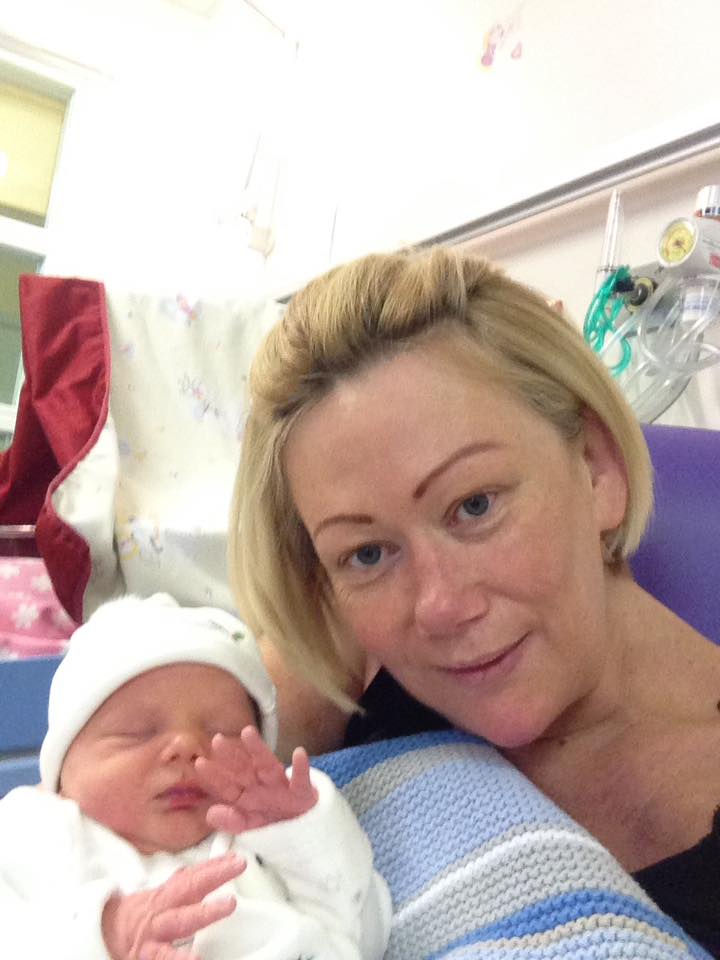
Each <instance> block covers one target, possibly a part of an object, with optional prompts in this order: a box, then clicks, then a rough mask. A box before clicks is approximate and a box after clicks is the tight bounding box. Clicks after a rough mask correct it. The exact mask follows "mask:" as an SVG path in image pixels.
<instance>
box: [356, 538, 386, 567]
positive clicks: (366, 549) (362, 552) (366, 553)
mask: <svg viewBox="0 0 720 960" xmlns="http://www.w3.org/2000/svg"><path fill="white" fill-rule="evenodd" d="M349 560H350V563H351V564H352V565H353V566H354V567H374V566H375V565H376V564H378V563H380V561H381V560H382V547H381V546H380V545H379V544H377V543H366V544H364V545H363V546H362V547H358V549H357V550H355V552H354V553H352V554H351V555H350V558H349Z"/></svg>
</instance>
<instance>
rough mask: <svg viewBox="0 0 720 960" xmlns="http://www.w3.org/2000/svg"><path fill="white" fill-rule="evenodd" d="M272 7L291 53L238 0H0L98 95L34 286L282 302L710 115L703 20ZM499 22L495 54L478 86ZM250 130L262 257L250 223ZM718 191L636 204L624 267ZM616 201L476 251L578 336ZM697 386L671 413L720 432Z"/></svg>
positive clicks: (87, 92)
mask: <svg viewBox="0 0 720 960" xmlns="http://www.w3.org/2000/svg"><path fill="white" fill-rule="evenodd" d="M273 3H274V7H275V10H274V12H275V14H276V16H278V17H279V18H280V19H282V20H283V23H285V24H287V25H288V29H289V31H290V32H291V33H292V34H293V36H294V37H296V38H297V39H298V41H299V48H298V53H297V57H296V55H295V46H294V44H293V42H292V41H289V40H283V38H282V36H281V35H280V34H279V33H278V32H277V31H275V30H273V29H272V27H270V26H269V25H268V24H267V22H266V21H264V20H263V18H262V17H259V16H258V15H257V14H256V13H255V12H254V11H253V10H252V9H251V8H250V7H249V6H248V5H247V4H245V3H244V2H243V0H225V2H223V3H220V4H219V5H218V6H217V13H216V15H215V16H213V17H212V18H209V19H204V18H202V17H198V16H195V15H193V14H191V13H189V12H187V11H184V10H182V9H180V8H178V7H176V6H174V5H172V4H170V3H168V2H167V0H66V2H65V3H64V4H62V5H58V4H57V3H55V2H54V0H5V3H4V4H3V8H2V11H1V12H0V32H4V33H7V34H12V35H14V36H16V37H19V38H21V39H22V40H23V41H24V42H25V43H28V44H31V45H35V46H37V47H39V48H44V49H46V50H50V51H54V52H56V53H61V54H62V55H63V56H65V57H66V58H69V59H70V60H76V61H79V62H81V63H85V64H89V65H91V66H92V67H95V68H97V70H98V71H99V72H100V73H101V74H102V75H103V76H101V77H96V78H95V79H94V80H88V79H87V72H86V73H85V74H82V76H84V77H85V79H83V80H82V82H81V84H80V86H79V88H78V92H77V94H76V96H75V98H74V102H73V106H72V111H71V116H70V122H69V126H68V133H67V137H66V142H65V149H64V152H63V158H62V167H61V170H60V178H59V183H58V188H57V190H56V192H55V195H54V198H53V205H52V208H51V218H50V223H51V231H50V247H49V253H48V258H47V262H46V269H47V271H48V272H54V273H60V274H68V273H75V274H82V275H85V276H94V277H98V278H101V279H103V280H105V281H106V282H108V283H115V284H117V285H122V286H130V287H133V288H136V289H137V288H141V287H155V288H159V289H162V290H168V289H176V288H177V287H179V286H180V287H182V289H183V291H184V292H186V293H188V294H190V295H191V296H192V295H193V293H195V292H197V293H198V294H202V295H203V296H208V297H212V296H216V295H221V296H222V295H228V296H239V295H243V294H248V293H249V294H252V293H254V292H262V291H264V290H267V291H269V292H270V293H272V294H275V295H281V294H287V293H289V292H291V291H292V290H293V289H296V288H297V287H298V286H299V285H300V284H302V283H303V282H305V281H306V280H307V279H309V278H310V277H311V276H313V275H314V274H316V273H318V272H320V271H322V270H325V269H327V268H328V267H329V266H330V265H332V264H333V263H336V262H339V261H341V260H344V259H347V258H349V257H351V256H355V255H358V254H360V253H363V252H366V251H368V250H371V249H382V248H394V247H396V246H398V245H400V244H404V243H408V242H415V241H418V240H421V239H424V238H425V237H427V236H429V235H431V234H433V233H435V232H438V231H440V230H445V229H448V228H452V227H453V226H456V225H458V224H460V223H463V222H466V221H469V220H472V219H473V218H476V217H478V216H481V215H482V214H484V213H488V212H490V211H492V210H493V209H497V208H499V207H501V206H503V205H504V204H506V203H508V202H511V201H514V200H518V199H522V198H523V197H525V196H528V195H531V194H532V193H533V192H535V191H537V190H540V189H543V188H545V187H547V186H550V185H554V184H557V183H562V182H564V181H565V180H567V179H570V178H571V177H574V176H577V175H578V174H580V173H586V172H588V171H589V170H591V169H594V168H596V167H598V166H602V165H603V164H606V163H609V162H612V161H614V160H617V159H619V158H622V157H624V156H630V155H632V154H633V153H634V152H637V151H638V150H641V149H644V148H646V147H648V146H650V145H653V144H656V143H662V142H664V140H666V139H670V138H672V137H674V136H678V135H680V134H683V133H686V132H688V131H691V130H695V129H699V128H700V127H701V126H703V125H705V124H708V123H711V122H713V121H714V120H717V119H718V118H719V116H720V107H718V103H720V101H718V100H717V96H716V90H717V87H718V85H717V83H712V82H711V81H712V79H713V77H715V79H720V67H718V63H719V62H720V61H718V59H717V57H716V55H715V51H714V36H715V34H716V32H717V31H716V30H715V29H714V25H715V21H716V20H720V5H718V4H717V2H716V0H685V2H684V3H682V4H678V3H677V0H633V3H632V4H627V3H626V2H625V0H607V2H606V3H604V4H600V5H598V4H595V5H590V4H587V3H576V2H575V0H542V2H541V0H519V2H518V0H486V2H484V3H482V4H478V3H476V2H474V0H424V2H423V3H417V2H416V0H392V2H390V0H363V2H362V3H360V2H355V0H332V2H331V0H273ZM261 5H262V4H261ZM498 23H500V24H502V25H503V27H504V29H505V30H506V36H505V40H504V44H501V45H500V46H499V48H498V49H497V50H496V55H495V60H494V62H493V65H492V66H491V67H489V68H482V66H481V64H480V59H481V56H482V53H483V51H484V50H485V49H486V48H487V43H488V33H489V31H491V29H492V28H493V25H497V24H498ZM718 27H719V28H720V24H718ZM518 43H521V44H522V54H521V56H520V57H517V58H514V59H513V58H512V56H511V53H512V51H513V50H514V49H515V48H516V46H517V44H518ZM79 76H80V74H79ZM258 133H262V135H263V136H262V141H261V150H260V154H259V156H258V161H257V163H256V166H255V176H254V180H253V183H252V190H251V192H252V193H253V194H254V196H255V198H256V199H257V200H258V202H259V205H260V208H261V215H260V219H261V220H262V221H263V222H269V221H270V218H272V221H273V227H274V232H275V235H276V244H275V249H274V251H273V253H272V254H271V255H270V256H269V257H268V258H267V260H266V259H264V258H263V256H262V255H261V254H260V253H258V252H256V251H254V250H251V249H249V248H248V246H247V241H248V235H247V234H248V230H249V227H248V224H247V223H246V221H245V220H243V217H242V213H243V211H244V210H245V209H246V207H247V204H248V202H249V201H248V197H247V196H246V195H245V192H244V184H245V179H246V175H247V171H248V168H249V165H250V162H251V158H252V155H253V150H254V148H255V146H256V144H257V142H258V141H257V137H258ZM278 168H279V171H280V177H279V180H278V182H277V184H276V173H277V171H278ZM719 179H720V174H718V175H715V171H714V168H713V169H710V168H706V169H703V170H702V171H700V172H698V175H697V176H694V175H693V176H690V175H688V177H687V178H686V179H683V178H681V179H679V180H677V181H676V182H675V185H674V186H673V187H672V189H670V187H669V186H668V183H669V182H668V181H662V180H661V181H658V184H659V185H658V186H656V187H655V188H652V189H651V188H650V187H647V185H646V188H645V192H644V193H643V192H642V191H640V192H636V193H634V194H633V195H632V196H630V194H629V193H628V195H627V196H626V211H625V214H626V215H625V234H624V237H625V248H624V251H623V258H624V259H625V260H626V261H627V262H630V263H638V262H645V261H647V260H649V259H652V258H653V256H654V245H655V240H656V236H657V232H658V231H659V230H660V228H661V227H662V225H663V224H664V223H665V222H667V221H668V220H669V219H671V218H672V217H673V216H676V215H682V214H684V213H687V212H689V210H690V208H691V206H692V201H693V199H694V195H695V192H696V189H697V187H698V186H700V185H702V183H703V182H712V181H717V180H719ZM276 185H277V191H276V189H275V188H276ZM648 190H649V191H650V192H647V191H648ZM606 200H607V198H606V197H599V198H596V199H595V200H594V201H588V202H586V203H585V204H584V205H582V204H581V205H580V206H579V207H577V208H575V210H574V211H572V212H571V211H568V210H561V211H558V212H557V214H555V215H553V216H550V217H548V218H546V219H545V220H543V221H542V222H538V223H536V224H527V223H525V224H522V225H520V227H519V228H518V229H517V231H516V233H515V234H514V237H515V239H512V236H513V235H512V232H511V233H510V234H508V233H504V234H503V235H502V236H497V237H494V238H492V245H491V249H489V252H490V253H491V254H492V255H493V256H494V257H496V258H498V259H500V260H501V261H503V262H506V263H507V264H508V266H509V267H510V268H511V270H512V272H513V273H515V274H517V275H518V276H519V277H520V278H521V279H526V280H527V281H528V282H530V283H533V284H535V285H538V286H540V287H543V288H545V289H546V290H547V291H548V293H550V294H553V295H555V296H559V297H561V298H562V299H563V300H564V301H565V303H566V305H567V306H568V308H569V310H570V312H571V313H572V314H573V315H574V316H575V317H576V318H577V319H578V320H580V319H581V317H582V314H583V313H584V310H585V307H586V305H587V302H588V300H589V297H590V294H591V293H592V285H593V276H594V271H595V267H596V265H597V260H598V257H599V245H600V242H601V237H602V229H603V224H604V218H605V206H606ZM518 238H520V239H521V241H522V242H518ZM481 246H482V244H481ZM705 380H707V381H709V386H708V388H707V390H706V391H705V392H704V394H703V397H702V399H698V398H695V399H693V398H692V395H691V393H688V395H687V396H686V397H684V398H683V400H682V403H683V404H685V405H686V406H688V409H687V410H685V411H683V413H682V414H681V416H682V418H683V419H684V420H687V421H690V422H705V423H711V424H713V425H718V426H720V420H718V415H717V409H716V407H717V401H716V399H715V398H716V393H717V379H716V375H715V373H714V372H713V373H711V374H710V375H709V376H707V377H705ZM672 415H675V413H673V414H672Z"/></svg>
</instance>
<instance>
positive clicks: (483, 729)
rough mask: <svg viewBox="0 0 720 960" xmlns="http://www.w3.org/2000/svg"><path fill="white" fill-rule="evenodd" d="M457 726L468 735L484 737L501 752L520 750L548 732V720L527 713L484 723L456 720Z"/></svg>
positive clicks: (505, 716)
mask: <svg viewBox="0 0 720 960" xmlns="http://www.w3.org/2000/svg"><path fill="white" fill-rule="evenodd" d="M454 722H455V724H456V725H457V726H458V727H461V728H462V729H464V730H467V731H468V733H473V734H475V736H478V737H482V739H483V740H487V741H488V742H489V743H491V744H492V745H493V746H495V747H498V749H500V750H519V749H521V748H522V747H527V746H528V745H529V744H531V743H535V742H536V741H537V740H539V739H540V738H541V737H542V736H543V735H544V733H545V731H546V730H547V726H548V721H547V718H545V717H543V718H541V717H540V716H531V715H529V714H528V712H527V711H524V712H522V714H521V715H518V716H510V715H508V714H507V713H506V714H504V715H503V717H502V718H497V719H493V720H491V721H486V722H482V723H479V724H478V723H465V722H463V721H462V720H461V719H459V718H458V719H456V720H455V721H454Z"/></svg>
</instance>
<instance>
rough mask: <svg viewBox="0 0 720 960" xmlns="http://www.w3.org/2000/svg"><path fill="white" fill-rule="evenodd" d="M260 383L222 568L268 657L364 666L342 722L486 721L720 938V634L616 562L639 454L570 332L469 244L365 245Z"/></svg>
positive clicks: (629, 522)
mask: <svg viewBox="0 0 720 960" xmlns="http://www.w3.org/2000/svg"><path fill="white" fill-rule="evenodd" d="M251 400H252V407H251V415H250V418H249V423H248V426H247V432H246V435H245V440H244V447H243V455H242V460H241V466H240V470H239V475H238V481H237V488H236V496H235V503H234V511H235V518H234V523H233V532H232V543H231V557H232V559H233V564H234V573H233V575H234V582H235V587H236V591H237V594H238V598H239V603H240V609H241V610H242V612H243V615H244V616H245V618H246V619H247V620H248V621H249V623H250V625H251V627H253V628H254V629H255V630H256V631H258V632H262V633H264V634H265V635H266V636H267V637H268V638H269V640H270V641H271V642H272V643H273V644H274V645H275V646H276V647H277V649H278V650H280V651H281V652H282V656H283V658H284V662H285V663H286V664H289V665H290V666H289V667H285V668H284V669H285V670H286V671H288V672H289V671H290V670H292V671H297V670H300V671H303V672H304V675H305V676H306V677H307V678H309V679H310V680H312V682H313V683H314V685H315V686H316V687H317V689H318V690H320V691H322V692H323V693H324V694H326V695H328V696H329V697H330V698H331V699H332V700H333V701H334V702H335V703H336V704H339V705H344V706H347V705H348V701H349V699H350V697H349V696H348V694H350V695H351V696H352V695H356V694H357V692H358V686H362V681H361V680H360V679H359V678H361V677H363V675H364V676H366V677H369V676H370V675H371V673H372V671H373V669H375V668H377V666H380V668H381V669H380V672H379V673H378V675H377V676H376V678H375V680H374V681H373V682H372V683H371V684H370V687H369V689H368V690H367V692H366V694H365V696H364V697H363V699H362V701H361V702H362V703H364V704H366V705H367V707H368V714H367V715H366V716H365V717H364V718H363V719H362V720H361V721H360V722H359V723H355V724H354V726H355V733H354V737H355V739H367V738H371V737H373V736H377V735H381V736H386V735H392V734H397V733H407V732H412V731H415V730H418V729H423V728H427V727H428V726H433V725H439V724H443V723H448V724H451V725H454V726H457V727H460V728H462V729H465V730H468V731H470V732H471V733H474V734H476V735H478V736H480V737H484V738H486V739H487V740H489V741H491V742H492V743H494V744H495V745H496V746H497V747H498V748H499V749H500V750H501V751H502V752H503V754H504V755H505V756H506V757H507V758H509V759H510V760H511V761H512V762H513V763H514V764H515V765H516V766H517V767H518V768H519V769H520V770H521V771H522V772H523V773H525V774H526V775H527V776H528V777H529V778H530V779H531V780H532V781H533V782H534V783H535V784H536V785H537V786H538V787H540V788H541V789H542V790H543V791H544V792H545V793H546V794H548V795H549V796H550V797H551V798H552V799H554V800H555V801H556V802H557V803H558V804H559V805H560V806H561V807H563V808H564V809H565V810H566V811H567V812H568V813H569V814H570V815H571V816H573V817H574V818H575V819H576V820H577V821H579V822H580V823H581V824H583V825H584V826H585V827H586V828H587V829H589V830H590V831H591V832H592V833H594V834H595V836H597V837H598V839H599V840H601V841H602V842H603V843H604V844H605V846H606V847H608V848H609V849H610V851H611V852H612V853H613V854H614V855H615V856H616V857H617V859H618V860H619V861H620V862H621V863H622V864H623V866H625V868H626V869H627V870H629V871H631V872H633V873H634V874H635V876H636V878H637V879H638V881H639V882H640V883H641V884H642V885H643V886H645V888H646V890H647V891H648V892H649V893H650V895H651V896H652V897H653V898H654V899H655V900H656V901H657V902H658V903H659V905H660V906H661V907H662V908H663V909H665V910H666V912H668V913H669V914H670V915H671V916H673V917H674V919H676V920H678V921H679V922H680V923H681V925H683V926H684V927H685V928H686V929H687V930H688V932H689V933H691V934H692V935H693V936H695V937H696V938H697V939H698V940H700V941H701V942H702V943H703V944H704V945H705V946H706V947H707V948H708V949H710V950H711V951H714V952H715V953H716V954H718V955H720V905H719V902H718V896H717V892H716V891H717V877H718V876H719V874H718V868H719V867H720V823H719V822H718V820H719V819H720V818H716V823H715V828H714V829H715V832H714V835H713V811H714V810H715V808H716V806H717V804H718V802H719V801H720V764H719V763H718V760H717V758H718V755H720V716H719V715H718V706H719V703H718V698H719V697H720V650H718V648H717V647H715V646H714V645H713V644H711V643H709V642H708V641H707V640H706V639H705V638H704V637H702V636H700V635H699V634H698V633H697V632H696V631H694V630H693V629H691V628H690V627H689V626H688V625H687V624H685V623H684V622H682V621H680V620H679V619H678V618H677V617H675V616H674V614H672V613H671V612H670V611H669V610H668V609H667V608H665V607H663V606H662V605H661V604H659V603H658V602H657V601H656V600H654V599H653V598H652V597H650V596H649V595H648V594H647V593H645V592H644V591H643V590H642V589H641V588H640V587H639V586H638V585H637V584H636V583H635V582H634V581H633V579H632V575H631V573H630V571H629V567H628V565H627V557H628V555H629V554H630V553H632V551H633V550H634V549H635V548H636V546H637V545H638V543H639V541H640V538H641V536H642V533H643V530H644V527H645V524H646V521H647V517H648V514H649V512H650V509H651V500H652V494H651V471H650V464H649V457H648V453H647V449H646V446H645V443H644V440H643V437H642V433H641V431H640V429H639V426H638V424H637V422H636V420H635V418H634V416H633V414H632V411H631V410H630V408H629V407H628V406H627V404H626V402H625V401H624V399H623V397H622V395H621V394H620V392H619V390H618V389H617V387H616V386H615V385H614V383H613V382H612V380H611V378H610V376H609V375H608V374H607V372H606V371H605V369H604V367H603V366H602V364H601V363H600V362H599V361H598V360H597V358H596V357H595V356H594V355H593V354H592V352H591V351H590V350H589V349H587V347H586V346H585V344H584V343H583V341H582V338H581V337H580V335H579V334H578V333H577V332H576V331H575V330H574V328H572V327H571V325H570V324H568V323H567V322H566V321H565V320H564V319H563V318H562V317H561V316H560V315H559V314H558V313H557V312H556V311H554V310H553V309H552V308H550V307H549V306H548V305H547V304H546V302H545V301H544V300H543V299H541V298H540V297H539V296H537V295H536V294H534V293H532V292H531V291H529V290H527V289H526V288H524V287H523V286H521V285H519V284H517V283H515V282H513V281H511V280H509V279H508V278H506V277H505V276H504V275H503V274H502V273H500V272H499V271H498V270H496V269H494V268H493V267H491V266H490V265H488V264H487V263H486V262H484V261H482V260H479V259H475V258H473V257H470V256H464V255H462V254H460V253H457V252H454V251H451V250H445V249H442V248H437V249H435V250H433V251H432V252H430V253H424V254H398V255H387V256H373V257H368V258H365V259H362V260H360V261H357V262H355V263H352V264H349V265H347V266H344V267H340V268H338V269H336V270H334V271H331V272H330V273H329V274H327V275H326V276H324V277H321V278H319V279H318V280H315V281H313V282H312V283H310V284H309V285H308V287H307V288H306V289H305V290H303V291H301V292H300V293H299V294H297V295H296V296H295V297H294V299H293V300H292V302H291V304H290V306H289V308H288V311H287V313H286V315H285V317H284V318H283V320H282V321H281V323H280V324H279V325H278V326H277V327H276V328H275V329H274V330H273V331H272V332H271V333H270V335H269V336H268V338H267V340H266V342H265V343H264V345H263V347H262V348H261V350H260V352H259V355H258V356H257V358H256V361H255V364H254V368H253V372H252V377H251ZM286 679H287V680H288V682H289V681H290V677H289V676H286ZM281 682H282V680H281ZM298 696H299V700H298V701H297V702H294V703H290V704H288V705H286V711H287V710H292V709H293V708H296V709H297V710H298V712H300V711H301V710H305V711H307V706H308V703H307V697H306V696H305V697H303V696H301V695H298ZM325 716H330V714H329V712H327V713H326V714H325ZM352 727H353V724H352V723H351V728H352ZM335 730H336V727H333V726H332V724H330V726H328V727H327V729H326V730H325V733H326V734H327V736H326V737H325V740H324V741H323V742H318V741H316V743H315V744H313V746H315V747H318V746H322V747H324V748H328V747H331V746H335V745H336V744H333V743H332V742H330V740H331V737H332V735H333V734H334V732H335ZM322 732H323V731H322V729H321V730H320V733H322ZM303 735H304V736H305V737H307V730H306V729H305V730H303ZM680 877H681V878H682V880H681V881H679V880H678V878H680Z"/></svg>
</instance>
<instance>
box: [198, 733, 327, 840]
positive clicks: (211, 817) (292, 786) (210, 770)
mask: <svg viewBox="0 0 720 960" xmlns="http://www.w3.org/2000/svg"><path fill="white" fill-rule="evenodd" d="M195 769H196V770H197V773H198V776H199V777H200V779H201V780H202V781H203V782H204V784H205V785H206V787H207V788H208V792H209V793H211V794H213V795H214V796H216V797H217V798H218V800H219V801H220V802H219V803H217V804H213V806H211V807H210V809H209V810H208V814H207V821H208V823H209V824H210V826H211V827H213V828H214V829H216V830H226V831H228V832H229V833H241V832H242V831H243V830H252V829H254V828H255V827H265V826H267V825H268V824H270V823H278V822H279V821H280V820H290V819H292V818H293V817H299V816H300V815H301V814H303V813H306V812H307V811H308V810H310V809H311V808H312V807H314V806H315V804H316V802H317V790H316V789H315V788H314V787H313V785H312V783H311V782H310V761H309V760H308V755H307V753H306V752H305V750H303V748H302V747H298V748H297V749H296V750H295V752H294V753H293V757H292V767H291V770H290V776H289V777H288V775H287V774H286V773H285V768H284V767H283V765H282V764H281V763H280V761H279V760H278V758H277V757H276V756H275V754H274V753H273V752H272V750H270V748H269V747H268V746H267V744H266V743H265V741H264V740H263V739H262V737H261V736H260V734H259V733H258V731H257V730H256V729H255V727H245V729H244V730H243V731H242V733H241V734H240V737H239V738H234V739H230V738H229V737H224V736H223V735H222V734H221V733H218V734H216V735H215V736H214V737H213V741H212V753H211V755H210V756H209V757H199V758H198V759H197V760H196V761H195Z"/></svg>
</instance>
